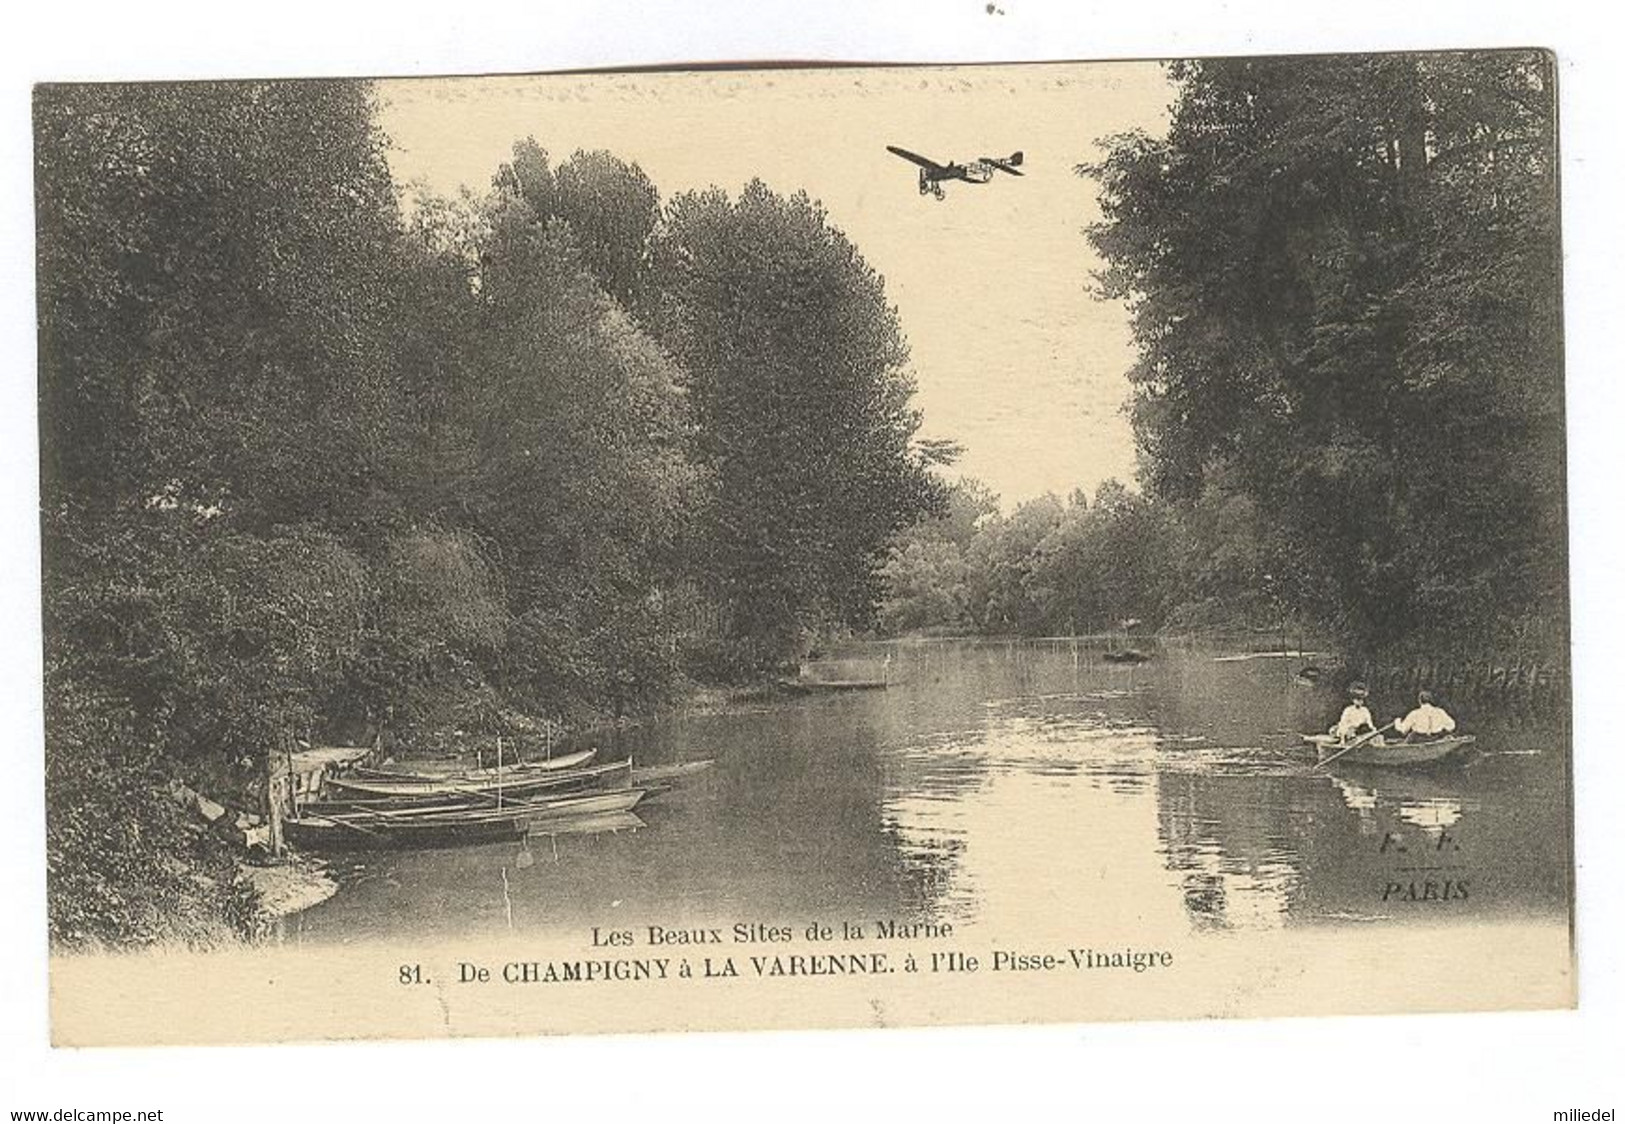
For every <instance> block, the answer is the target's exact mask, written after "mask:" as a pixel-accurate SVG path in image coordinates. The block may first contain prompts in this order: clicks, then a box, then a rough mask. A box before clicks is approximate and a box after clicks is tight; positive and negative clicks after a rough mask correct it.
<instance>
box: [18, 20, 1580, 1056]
mask: <svg viewBox="0 0 1625 1124" xmlns="http://www.w3.org/2000/svg"><path fill="white" fill-rule="evenodd" d="M1557 119H1558V113H1557V90H1556V87H1555V60H1554V59H1553V57H1552V56H1551V55H1550V53H1548V52H1544V51H1540V50H1532V49H1531V50H1494V51H1457V52H1449V53H1422V54H1405V53H1395V54H1382V55H1340V56H1322V57H1290V56H1283V57H1266V58H1214V59H1182V60H1167V61H1136V62H1091V63H1048V64H1023V65H973V66H909V67H890V66H884V67H882V66H820V67H755V68H749V67H727V68H709V69H706V68H701V69H686V70H684V69H674V70H651V71H628V72H591V73H564V74H545V75H526V76H491V77H449V78H448V77H439V78H402V79H368V80H320V81H316V80H310V81H301V80H260V81H231V82H218V83H144V84H58V85H43V86H40V87H38V88H37V89H36V91H35V99H34V130H35V134H34V135H35V158H36V163H35V183H36V207H37V237H38V261H37V283H38V313H39V342H40V369H39V417H40V440H41V497H40V499H41V512H42V516H41V518H42V542H43V555H44V557H43V574H44V585H43V590H44V603H43V610H44V625H45V675H44V684H43V689H44V700H45V715H46V730H45V742H46V744H45V752H46V789H47V791H46V798H47V800H46V803H47V812H48V816H47V818H48V826H47V857H48V863H49V925H50V938H51V950H52V953H51V961H50V972H51V997H52V1002H51V1009H52V1010H51V1014H52V1037H53V1040H54V1041H55V1042H57V1043H58V1044H62V1045H102V1044H164V1043H217V1042H252V1041H281V1040H292V1039H327V1038H358V1037H431V1036H469V1035H532V1034H556V1033H588V1032H630V1031H683V1030H721V1029H742V1028H770V1027H798V1028H822V1027H851V1026H892V1025H919V1024H943V1023H995V1022H997V1023H1011V1022H1038V1021H1044V1022H1087V1021H1094V1020H1120V1019H1169V1018H1193V1017H1213V1016H1227V1017H1229V1016H1233V1017H1245V1016H1261V1015H1321V1014H1339V1013H1378V1012H1382V1013H1400V1012H1425V1011H1477V1010H1503V1009H1523V1008H1546V1007H1565V1006H1570V1005H1573V1004H1574V1002H1575V999H1576V988H1575V964H1574V950H1573V939H1572V919H1573V911H1574V899H1573V875H1572V870H1573V839H1572V835H1573V833H1572V812H1571V806H1572V805H1571V801H1572V792H1573V785H1572V780H1571V744H1570V741H1571V738H1570V702H1569V695H1570V691H1569V664H1568V652H1569V646H1568V632H1569V616H1568V563H1567V547H1566V543H1567V537H1566V510H1565V492H1564V481H1565V473H1564V467H1565V466H1564V408H1563V407H1564V397H1563V343H1562V299H1561V286H1560V276H1561V273H1560V263H1561V253H1560V231H1559V192H1558V175H1557V160H1556V157H1557V145H1558V135H1557V128H1556V123H1557Z"/></svg>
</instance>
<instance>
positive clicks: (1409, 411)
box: [883, 52, 1568, 665]
mask: <svg viewBox="0 0 1625 1124" xmlns="http://www.w3.org/2000/svg"><path fill="white" fill-rule="evenodd" d="M1170 75H1171V77H1172V79H1173V80H1174V82H1175V84H1176V87H1177V91H1178V92H1177V98H1176V101H1175V104H1174V107H1173V112H1172V118H1171V122H1170V126H1169V128H1168V130H1167V132H1166V134H1164V135H1161V136H1155V137H1153V136H1147V135H1143V134H1133V135H1127V136H1121V137H1116V138H1113V139H1111V140H1110V141H1109V143H1108V146H1107V152H1106V155H1105V156H1104V158H1103V159H1101V160H1100V161H1099V162H1097V163H1095V164H1091V165H1088V166H1085V167H1082V168H1080V169H1079V172H1080V174H1082V175H1085V176H1087V177H1089V178H1091V179H1093V180H1094V181H1095V182H1096V183H1098V184H1099V188H1100V198H1101V205H1102V212H1103V218H1102V219H1101V220H1100V221H1099V222H1097V223H1096V224H1095V225H1094V226H1092V227H1091V228H1090V229H1089V231H1088V237H1089V240H1090V241H1091V242H1092V243H1093V245H1094V247H1095V249H1096V250H1097V252H1098V253H1099V255H1100V256H1101V258H1102V259H1104V262H1105V268H1104V270H1103V271H1102V272H1101V273H1100V274H1099V277H1098V282H1099V289H1100V294H1101V295H1102V296H1103V297H1105V298H1106V299H1111V300H1121V301H1124V302H1126V303H1127V305H1128V307H1129V309H1130V313H1131V316H1132V326H1133V332H1134V339H1135V342H1136V345H1137V348H1138V352H1139V359H1138V362H1137V363H1136V364H1135V366H1134V367H1133V369H1132V370H1131V371H1130V379H1131V381H1132V386H1133V398H1132V404H1131V409H1132V420H1133V425H1134V431H1135V435H1136V437H1137V439H1138V443H1139V451H1140V477H1141V478H1140V480H1139V481H1138V484H1139V486H1140V489H1141V490H1140V491H1139V492H1131V491H1128V490H1126V489H1124V488H1122V487H1119V486H1117V485H1115V484H1110V483H1109V484H1107V485H1105V486H1103V487H1102V488H1101V489H1100V490H1099V491H1098V492H1097V494H1096V495H1095V496H1093V497H1085V496H1082V495H1078V494H1075V495H1073V496H1071V497H1068V498H1066V499H1060V498H1057V497H1054V496H1048V497H1043V498H1041V499H1038V500H1034V501H1031V502H1028V503H1025V504H1022V505H1020V506H1019V507H1017V508H1015V509H1014V510H1013V511H1011V512H1008V513H1004V514H1000V513H998V512H997V508H996V503H995V502H994V501H993V500H992V498H991V497H989V496H988V495H987V494H986V493H985V491H983V490H981V489H979V488H977V487H975V486H969V487H966V488H962V489H961V491H960V493H959V495H958V496H956V498H955V510H956V512H957V513H958V514H957V516H956V517H954V518H950V519H947V520H943V521H939V522H937V523H933V524H928V525H926V526H922V527H920V528H918V529H916V530H915V531H912V532H910V533H909V534H908V535H907V536H906V537H905V538H904V540H903V541H902V542H901V543H900V544H899V546H898V548H897V550H896V551H894V553H893V555H892V557H891V559H890V562H889V564H888V569H887V574H888V578H889V587H888V598H887V601H886V604H885V606H884V609H883V616H884V619H885V620H886V622H887V623H888V624H889V626H890V627H891V628H893V629H895V630H907V629H921V628H935V629H942V630H949V631H952V630H968V631H984V632H1006V633H1017V634H1022V633H1025V634H1044V633H1052V634H1053V633H1057V632H1068V631H1082V632H1086V631H1100V630H1106V629H1112V628H1116V627H1118V626H1119V625H1120V623H1121V622H1122V621H1124V620H1125V619H1137V620H1139V621H1140V622H1142V623H1141V625H1140V626H1138V627H1144V628H1156V627H1165V628H1176V629H1177V628H1191V627H1201V626H1204V625H1218V624H1240V625H1252V626H1255V627H1258V626H1269V625H1274V624H1276V623H1277V622H1280V621H1283V620H1291V621H1293V622H1294V623H1295V624H1296V625H1297V626H1298V627H1303V628H1307V629H1309V630H1310V631H1314V632H1325V633H1329V634H1331V635H1333V636H1336V637H1338V638H1339V639H1340V640H1341V641H1342V642H1343V644H1344V645H1345V646H1346V647H1347V648H1348V650H1349V651H1350V652H1351V653H1352V654H1355V655H1357V656H1361V657H1382V656H1384V655H1389V656H1397V655H1401V654H1404V653H1413V652H1414V653H1427V654H1428V655H1429V656H1430V657H1432V658H1438V657H1441V656H1446V655H1454V656H1468V657H1470V656H1476V655H1479V654H1481V653H1485V652H1492V651H1496V650H1500V651H1504V652H1511V651H1522V652H1535V653H1538V654H1539V655H1540V656H1541V657H1543V659H1544V660H1545V661H1547V662H1550V663H1555V664H1558V665H1561V664H1562V663H1563V662H1564V661H1565V658H1566V650H1567V619H1568V615H1567V592H1566V590H1567V562H1566V558H1567V552H1566V537H1565V530H1564V528H1565V504H1564V462H1563V380H1562V348H1561V334H1560V284H1559V278H1560V253H1559V244H1558V222H1557V216H1558V212H1557V166H1556V159H1555V158H1556V146H1555V100H1554V85H1553V83H1554V75H1553V71H1552V60H1551V59H1550V57H1549V56H1546V55H1543V54H1540V53H1535V52H1495V53H1474V54H1471V55H1433V56H1427V57H1416V56H1400V55H1383V56H1371V57H1347V58H1323V59H1315V60H1312V61H1306V60H1302V59H1228V60H1215V61H1207V62H1189V63H1178V64H1174V65H1172V66H1171V67H1170ZM1080 439H1086V438H1084V437H1083V436H1082V435H1080Z"/></svg>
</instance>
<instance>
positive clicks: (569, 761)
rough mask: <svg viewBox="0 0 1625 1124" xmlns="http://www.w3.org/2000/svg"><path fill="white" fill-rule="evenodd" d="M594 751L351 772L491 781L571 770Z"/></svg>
mask: <svg viewBox="0 0 1625 1124" xmlns="http://www.w3.org/2000/svg"><path fill="white" fill-rule="evenodd" d="M597 754H598V750H597V749H596V748H594V749H583V750H581V751H580V752H578V753H566V754H564V755H563V756H562V757H550V758H547V759H546V760H544V761H520V762H516V763H514V764H512V765H503V766H500V767H492V768H486V769H448V770H446V771H444V772H434V771H419V770H414V769H399V768H393V769H391V768H384V769H376V768H364V767H361V766H357V767H356V768H354V769H352V770H351V772H352V773H353V774H354V775H355V776H357V777H361V778H364V779H366V780H377V781H385V782H389V781H461V782H467V781H486V780H495V779H496V777H497V776H498V775H501V776H504V777H507V776H521V777H528V776H533V775H535V774H536V773H539V772H546V773H551V772H557V771H560V770H566V769H574V768H577V767H579V766H582V765H585V764H587V762H589V761H591V760H592V759H593V758H594V757H595V756H597Z"/></svg>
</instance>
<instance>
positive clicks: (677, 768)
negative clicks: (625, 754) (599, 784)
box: [632, 759, 716, 785]
mask: <svg viewBox="0 0 1625 1124" xmlns="http://www.w3.org/2000/svg"><path fill="white" fill-rule="evenodd" d="M715 764H716V762H715V761H713V760H710V759H707V760H704V761H679V762H677V763H676V764H672V765H646V766H644V767H642V768H638V769H633V770H632V783H633V784H635V785H646V784H663V783H667V782H670V781H677V780H682V779H683V778H684V777H691V776H693V775H694V774H695V773H703V772H705V771H706V770H707V769H709V768H710V767H711V766H713V765H715Z"/></svg>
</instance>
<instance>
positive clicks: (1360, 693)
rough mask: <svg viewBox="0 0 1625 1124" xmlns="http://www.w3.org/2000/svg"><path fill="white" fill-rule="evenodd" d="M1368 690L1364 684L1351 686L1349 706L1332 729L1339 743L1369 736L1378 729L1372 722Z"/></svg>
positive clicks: (1352, 684)
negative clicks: (1367, 695)
mask: <svg viewBox="0 0 1625 1124" xmlns="http://www.w3.org/2000/svg"><path fill="white" fill-rule="evenodd" d="M1365 700H1366V689H1365V684H1364V683H1350V684H1349V704H1348V705H1347V706H1345V707H1344V708H1343V714H1342V716H1341V717H1339V718H1338V720H1337V725H1335V726H1333V727H1332V729H1331V734H1332V736H1333V737H1335V738H1336V739H1337V740H1338V741H1344V742H1346V741H1348V740H1349V739H1351V738H1357V737H1360V736H1361V735H1363V734H1369V733H1370V732H1371V731H1373V730H1375V729H1376V728H1377V724H1376V723H1375V722H1373V721H1372V720H1371V708H1370V707H1368V706H1366V702H1365Z"/></svg>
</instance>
